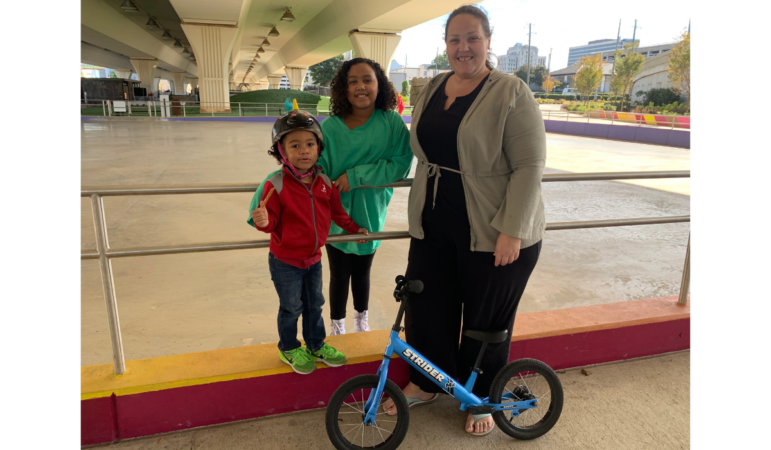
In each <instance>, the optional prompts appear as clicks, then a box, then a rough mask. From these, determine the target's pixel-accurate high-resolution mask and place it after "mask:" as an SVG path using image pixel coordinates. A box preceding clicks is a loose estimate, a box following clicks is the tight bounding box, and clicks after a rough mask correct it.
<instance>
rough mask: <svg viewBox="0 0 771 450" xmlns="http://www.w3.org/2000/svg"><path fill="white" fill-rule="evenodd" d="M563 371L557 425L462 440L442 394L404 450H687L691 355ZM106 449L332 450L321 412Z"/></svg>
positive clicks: (459, 417) (423, 413)
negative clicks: (540, 432)
mask: <svg viewBox="0 0 771 450" xmlns="http://www.w3.org/2000/svg"><path fill="white" fill-rule="evenodd" d="M587 370H588V372H587V373H588V375H585V374H583V373H582V371H581V370H580V369H573V370H568V371H565V372H563V373H561V374H560V379H561V380H562V385H563V387H564V390H565V406H564V409H563V412H562V416H561V418H560V420H559V422H558V423H557V425H556V426H555V427H554V428H553V429H552V430H551V431H550V432H549V433H547V434H546V435H544V436H543V437H541V438H539V439H535V440H533V441H517V440H515V439H512V438H510V437H509V436H507V435H505V434H504V433H503V432H501V431H499V430H496V431H494V432H493V433H492V434H490V435H489V436H487V437H484V438H477V437H473V436H468V435H466V433H465V431H464V430H463V425H464V422H465V417H466V416H465V414H464V413H463V412H461V411H459V410H458V409H457V405H458V403H457V402H456V401H455V400H454V399H452V398H450V397H443V398H441V399H440V400H438V401H437V402H435V403H433V404H430V405H427V406H424V407H421V408H416V409H414V410H413V411H412V412H411V416H410V428H409V432H408V433H407V437H406V438H405V440H404V442H403V443H402V445H401V446H400V447H399V448H400V449H403V450H424V449H442V450H454V449H458V450H473V449H480V450H481V449H485V450H487V449H491V450H494V449H501V450H503V449H506V450H509V449H518V450H541V449H543V450H565V449H591V450H618V449H624V450H635V449H640V450H651V449H656V450H668V449H688V448H689V447H690V403H691V402H690V352H681V353H675V354H668V355H664V356H659V357H655V358H649V359H641V360H636V361H631V362H624V363H615V364H608V365H603V366H596V367H589V368H588V369H587ZM96 448H99V449H109V450H113V449H114V450H118V449H120V450H150V449H153V450H156V449H157V450H162V449H163V450H177V449H179V450H182V449H184V450H195V449H228V450H237V449H303V450H312V449H332V448H333V447H332V445H331V444H330V442H329V440H328V438H327V434H326V429H325V427H324V410H323V409H322V410H315V411H309V412H302V413H295V414H287V415H283V416H276V417H269V418H263V419H256V420H248V421H243V422H238V423H234V424H229V425H221V426H216V427H209V428H199V429H194V430H189V431H184V432H179V433H172V434H167V435H163V436H153V437H148V438H141V439H136V440H131V441H125V442H121V443H118V444H111V445H103V446H98V447H96Z"/></svg>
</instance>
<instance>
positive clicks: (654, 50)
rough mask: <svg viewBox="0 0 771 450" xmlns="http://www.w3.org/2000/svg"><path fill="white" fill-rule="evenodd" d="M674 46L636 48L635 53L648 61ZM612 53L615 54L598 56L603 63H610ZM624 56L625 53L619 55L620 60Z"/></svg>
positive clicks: (609, 53)
mask: <svg viewBox="0 0 771 450" xmlns="http://www.w3.org/2000/svg"><path fill="white" fill-rule="evenodd" d="M674 46H675V44H674V43H672V44H661V45H650V46H648V47H638V48H637V49H636V52H637V53H639V54H641V55H643V56H645V59H648V58H652V57H654V56H657V55H660V54H662V53H664V52H668V51H670V50H672V48H674ZM619 50H623V48H619ZM614 53H615V52H614V51H609V52H602V53H600V56H602V60H603V61H605V62H607V63H612V62H613V59H614V57H613V54H614ZM624 56H626V53H624V54H622V55H621V57H622V58H623V57H624Z"/></svg>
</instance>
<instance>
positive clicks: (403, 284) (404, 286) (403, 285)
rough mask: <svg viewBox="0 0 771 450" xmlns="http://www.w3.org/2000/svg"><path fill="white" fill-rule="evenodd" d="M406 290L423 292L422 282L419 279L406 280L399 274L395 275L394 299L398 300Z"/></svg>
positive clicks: (416, 292)
mask: <svg viewBox="0 0 771 450" xmlns="http://www.w3.org/2000/svg"><path fill="white" fill-rule="evenodd" d="M407 292H413V293H415V294H420V293H421V292H423V282H422V281H420V280H412V281H407V279H406V278H404V276H402V275H399V276H397V277H396V289H394V298H396V301H400V300H401V299H402V297H404V296H405V294H407Z"/></svg>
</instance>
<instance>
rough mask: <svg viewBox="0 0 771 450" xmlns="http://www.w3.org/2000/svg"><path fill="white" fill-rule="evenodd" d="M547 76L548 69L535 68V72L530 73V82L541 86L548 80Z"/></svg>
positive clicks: (542, 67)
mask: <svg viewBox="0 0 771 450" xmlns="http://www.w3.org/2000/svg"><path fill="white" fill-rule="evenodd" d="M546 75H547V73H546V67H545V66H538V67H536V68H535V70H533V71H532V72H530V82H531V83H535V84H537V85H538V86H541V85H542V84H543V80H544V79H545V78H546Z"/></svg>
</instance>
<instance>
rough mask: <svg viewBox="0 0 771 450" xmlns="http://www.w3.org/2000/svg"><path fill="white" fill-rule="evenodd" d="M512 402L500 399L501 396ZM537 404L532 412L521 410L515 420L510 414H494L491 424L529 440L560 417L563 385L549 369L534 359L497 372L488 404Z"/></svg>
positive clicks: (541, 432)
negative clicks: (510, 396)
mask: <svg viewBox="0 0 771 450" xmlns="http://www.w3.org/2000/svg"><path fill="white" fill-rule="evenodd" d="M504 393H506V394H512V396H513V399H508V398H506V399H503V401H502V400H501V399H502V398H503V394H504ZM531 399H536V400H538V403H537V406H536V407H535V408H532V409H524V410H520V411H519V412H520V414H519V416H517V417H514V416H512V415H511V410H509V411H506V410H504V411H496V412H494V413H493V420H495V423H496V424H497V425H498V427H500V429H501V430H503V432H504V433H506V434H508V435H509V436H511V437H513V438H516V439H521V440H529V439H535V438H537V437H540V436H543V435H544V434H546V433H547V432H548V431H549V430H551V429H552V427H554V425H555V424H556V423H557V420H558V419H559V417H560V414H562V403H563V399H564V394H563V391H562V383H561V382H560V379H559V377H557V374H556V373H555V372H554V370H552V368H551V367H549V366H548V365H546V364H545V363H543V362H541V361H538V360H536V359H520V360H517V361H514V362H512V363H509V364H508V365H507V366H506V367H504V368H503V369H501V371H500V372H498V375H496V376H495V379H494V380H493V384H492V387H491V388H490V403H504V404H505V403H512V402H516V401H522V400H531Z"/></svg>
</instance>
